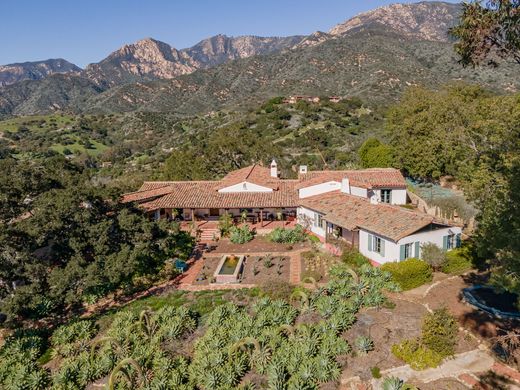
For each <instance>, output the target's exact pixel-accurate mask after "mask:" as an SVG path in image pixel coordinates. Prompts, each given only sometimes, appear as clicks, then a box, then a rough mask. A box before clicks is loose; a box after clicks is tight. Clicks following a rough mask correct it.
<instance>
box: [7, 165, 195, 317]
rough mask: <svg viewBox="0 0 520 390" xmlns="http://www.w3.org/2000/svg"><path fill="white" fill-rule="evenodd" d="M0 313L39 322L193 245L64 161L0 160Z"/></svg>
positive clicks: (155, 268) (125, 284)
mask: <svg viewBox="0 0 520 390" xmlns="http://www.w3.org/2000/svg"><path fill="white" fill-rule="evenodd" d="M0 168H3V169H4V172H8V173H9V174H8V175H3V176H2V178H1V180H0V189H1V191H0V193H2V199H1V202H0V207H1V209H2V215H3V216H4V217H3V220H2V221H1V227H2V228H1V229H0V311H2V312H4V313H7V314H8V315H10V316H11V318H13V319H16V318H27V317H46V316H49V315H51V314H58V313H61V312H63V310H66V309H67V308H72V307H74V306H77V305H80V304H82V303H84V302H90V301H92V300H95V299H97V298H99V297H102V296H103V295H105V294H106V293H108V292H110V291H114V290H116V289H119V288H130V287H131V286H133V285H135V283H136V281H137V279H138V278H139V277H146V276H154V275H156V274H157V273H158V272H159V271H160V270H161V269H162V268H163V267H164V264H165V260H167V259H168V258H169V257H170V256H181V257H185V256H187V255H188V254H189V252H190V251H191V248H192V239H191V237H189V236H188V235H187V234H185V233H183V232H180V231H179V229H178V227H176V226H172V225H168V224H167V223H166V222H161V223H156V222H154V221H150V220H149V219H148V218H147V217H146V216H145V215H143V213H142V212H141V211H140V210H137V209H134V208H133V207H131V206H130V207H127V206H124V205H121V204H119V203H118V202H117V195H116V192H115V191H107V190H106V189H105V188H104V187H102V186H95V185H93V184H92V183H91V180H90V178H89V174H88V172H87V171H85V170H84V169H82V168H80V167H78V166H75V165H73V164H71V163H69V162H67V161H66V160H65V159H63V158H56V159H51V160H47V161H42V162H41V161H33V162H29V161H18V160H14V159H5V160H0Z"/></svg>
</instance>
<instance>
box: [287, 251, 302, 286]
mask: <svg viewBox="0 0 520 390" xmlns="http://www.w3.org/2000/svg"><path fill="white" fill-rule="evenodd" d="M301 252H302V251H298V252H296V253H293V254H291V264H290V266H289V282H290V283H291V284H299V283H300V281H301V279H302V277H301V274H302V261H301Z"/></svg>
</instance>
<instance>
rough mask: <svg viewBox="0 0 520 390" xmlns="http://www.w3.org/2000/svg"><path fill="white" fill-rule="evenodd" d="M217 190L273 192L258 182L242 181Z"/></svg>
mask: <svg viewBox="0 0 520 390" xmlns="http://www.w3.org/2000/svg"><path fill="white" fill-rule="evenodd" d="M218 192H273V189H272V188H268V187H263V186H259V185H258V184H254V183H250V182H248V181H243V182H242V183H238V184H234V185H232V186H229V187H225V188H221V189H220V190H218Z"/></svg>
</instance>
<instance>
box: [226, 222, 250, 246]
mask: <svg viewBox="0 0 520 390" xmlns="http://www.w3.org/2000/svg"><path fill="white" fill-rule="evenodd" d="M253 237H254V232H253V231H252V230H251V229H250V228H249V225H243V226H240V227H238V226H233V227H231V229H230V235H229V240H230V241H231V242H232V243H233V244H245V243H246V242H249V241H251V240H252V239H253Z"/></svg>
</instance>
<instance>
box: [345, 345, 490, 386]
mask: <svg viewBox="0 0 520 390" xmlns="http://www.w3.org/2000/svg"><path fill="white" fill-rule="evenodd" d="M494 363H495V361H494V359H493V358H492V357H491V356H489V355H488V354H487V353H486V352H485V351H484V350H482V349H475V350H472V351H469V352H464V353H461V354H457V355H455V356H454V357H453V358H452V359H447V360H446V361H445V362H444V363H443V364H441V365H440V366H439V367H436V368H430V369H427V370H422V371H415V370H413V369H412V368H411V367H410V366H409V365H404V366H400V367H392V368H390V369H387V370H382V371H381V376H382V378H381V379H372V380H371V381H370V386H371V388H372V389H374V390H377V389H381V388H382V386H381V384H382V382H383V380H384V378H386V377H397V378H400V379H403V380H404V381H406V382H420V383H430V382H434V381H436V380H439V379H443V378H455V379H457V380H459V381H461V382H463V383H465V384H466V385H468V386H470V383H471V384H473V381H476V382H477V383H478V380H477V379H476V377H475V376H474V375H475V374H476V373H481V372H486V371H489V370H490V369H491V368H492V367H493V365H494ZM470 378H471V380H470ZM341 382H342V383H341V388H340V389H343V390H347V389H356V390H357V389H363V388H364V387H362V386H366V385H367V384H366V383H362V381H361V379H360V378H359V377H358V376H356V377H350V378H346V379H343V380H342V381H341ZM370 386H368V388H370ZM470 387H471V386H470ZM365 388H366V387H365Z"/></svg>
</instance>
